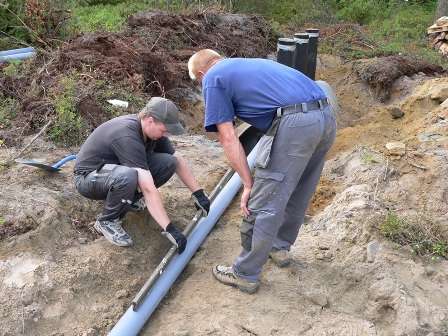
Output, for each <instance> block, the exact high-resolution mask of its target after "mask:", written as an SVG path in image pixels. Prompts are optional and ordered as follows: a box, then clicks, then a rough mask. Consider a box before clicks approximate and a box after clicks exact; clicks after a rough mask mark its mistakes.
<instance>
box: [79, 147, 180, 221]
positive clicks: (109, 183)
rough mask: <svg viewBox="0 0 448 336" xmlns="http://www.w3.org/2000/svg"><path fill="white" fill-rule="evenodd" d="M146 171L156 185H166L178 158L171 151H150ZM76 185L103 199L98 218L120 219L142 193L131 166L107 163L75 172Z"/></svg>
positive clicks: (86, 193)
mask: <svg viewBox="0 0 448 336" xmlns="http://www.w3.org/2000/svg"><path fill="white" fill-rule="evenodd" d="M148 166H149V171H150V172H151V175H152V178H153V179H154V184H155V186H156V187H157V188H158V187H160V186H162V185H163V184H165V183H166V182H167V181H168V180H169V179H170V178H171V176H173V174H174V173H175V171H176V166H177V161H176V158H175V157H174V156H173V155H171V154H166V153H151V155H150V157H149V159H148ZM74 179H75V186H76V189H77V190H78V191H79V193H80V194H81V195H83V196H84V197H87V198H90V199H94V200H105V204H104V209H103V211H102V213H101V215H100V216H99V217H98V220H112V219H116V218H123V217H124V215H125V214H126V212H128V211H129V209H130V205H131V204H132V203H133V202H134V201H136V200H137V199H138V198H139V197H141V194H140V195H139V193H138V192H137V187H138V174H137V170H136V169H134V168H129V167H125V166H120V165H115V164H106V165H104V166H103V167H102V168H101V169H100V170H99V171H96V170H94V171H93V172H91V173H89V174H88V175H75V178H74Z"/></svg>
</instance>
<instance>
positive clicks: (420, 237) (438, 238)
mask: <svg viewBox="0 0 448 336" xmlns="http://www.w3.org/2000/svg"><path fill="white" fill-rule="evenodd" d="M379 229H380V232H381V234H382V235H383V236H385V237H386V238H389V239H390V240H392V241H393V242H395V243H397V244H400V245H403V246H409V247H411V249H412V251H413V252H414V253H415V254H417V255H421V256H426V255H430V256H433V257H435V258H436V257H443V258H448V237H446V236H445V234H444V229H443V227H442V226H441V225H440V224H437V223H435V222H433V221H432V220H431V218H430V217H428V216H422V215H419V216H415V217H400V216H399V215H398V214H397V213H394V212H388V213H387V215H386V217H385V219H384V221H383V222H382V223H381V224H380V226H379Z"/></svg>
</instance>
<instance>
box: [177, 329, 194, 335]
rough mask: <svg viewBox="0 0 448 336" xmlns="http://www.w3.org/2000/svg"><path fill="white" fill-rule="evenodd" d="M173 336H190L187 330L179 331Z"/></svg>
mask: <svg viewBox="0 0 448 336" xmlns="http://www.w3.org/2000/svg"><path fill="white" fill-rule="evenodd" d="M174 335H175V336H190V335H191V334H190V332H189V331H188V330H181V331H178V332H176V333H175V334H174Z"/></svg>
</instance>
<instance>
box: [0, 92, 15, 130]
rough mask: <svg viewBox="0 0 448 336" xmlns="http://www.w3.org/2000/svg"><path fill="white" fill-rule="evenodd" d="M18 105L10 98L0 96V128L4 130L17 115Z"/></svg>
mask: <svg viewBox="0 0 448 336" xmlns="http://www.w3.org/2000/svg"><path fill="white" fill-rule="evenodd" d="M18 109H19V103H18V102H17V100H15V99H14V98H11V97H3V96H2V95H1V94H0V128H6V127H8V126H9V125H10V124H11V120H12V119H14V118H15V117H16V115H17V110H18Z"/></svg>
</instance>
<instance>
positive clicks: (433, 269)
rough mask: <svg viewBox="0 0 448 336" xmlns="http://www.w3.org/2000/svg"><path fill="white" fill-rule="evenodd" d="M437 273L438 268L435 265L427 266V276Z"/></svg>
mask: <svg viewBox="0 0 448 336" xmlns="http://www.w3.org/2000/svg"><path fill="white" fill-rule="evenodd" d="M435 273H436V269H435V268H434V267H433V266H430V265H428V266H426V267H425V274H426V276H429V277H430V276H433V275H434V274H435Z"/></svg>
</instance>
